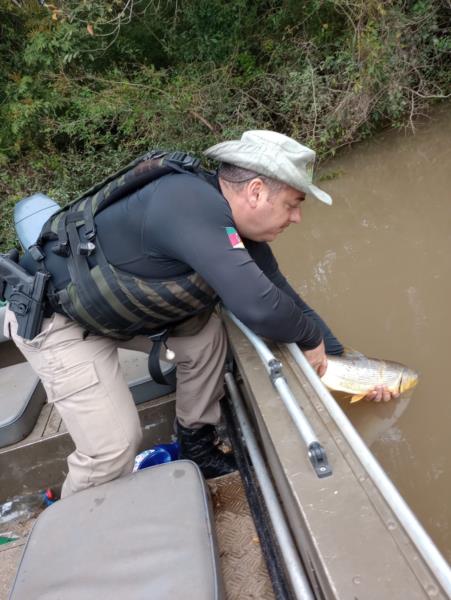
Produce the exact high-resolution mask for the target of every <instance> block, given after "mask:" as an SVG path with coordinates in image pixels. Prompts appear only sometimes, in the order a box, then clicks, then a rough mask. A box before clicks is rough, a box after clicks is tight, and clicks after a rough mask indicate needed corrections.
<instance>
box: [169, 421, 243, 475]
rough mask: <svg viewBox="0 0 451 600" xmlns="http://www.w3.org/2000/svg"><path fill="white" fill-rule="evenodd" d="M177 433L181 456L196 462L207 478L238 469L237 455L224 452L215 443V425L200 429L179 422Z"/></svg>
mask: <svg viewBox="0 0 451 600" xmlns="http://www.w3.org/2000/svg"><path fill="white" fill-rule="evenodd" d="M177 434H178V438H179V442H180V458H187V459H189V460H192V461H193V462H195V463H196V464H197V465H198V467H199V468H200V470H201V471H202V473H203V475H204V477H205V479H210V478H212V477H220V476H221V475H227V473H232V472H233V471H236V469H237V466H236V462H235V457H234V456H233V454H232V453H229V454H224V452H221V451H220V450H219V449H218V448H217V447H216V445H215V440H216V433H215V428H214V426H213V425H204V426H203V427H201V428H200V429H189V428H188V427H183V426H182V425H180V423H178V422H177Z"/></svg>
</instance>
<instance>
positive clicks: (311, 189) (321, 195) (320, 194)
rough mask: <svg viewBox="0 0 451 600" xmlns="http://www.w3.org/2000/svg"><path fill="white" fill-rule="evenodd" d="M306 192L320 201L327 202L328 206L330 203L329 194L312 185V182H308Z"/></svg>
mask: <svg viewBox="0 0 451 600" xmlns="http://www.w3.org/2000/svg"><path fill="white" fill-rule="evenodd" d="M308 193H309V194H311V195H312V196H313V197H314V198H316V199H317V200H321V202H324V204H328V205H329V206H330V205H331V204H332V198H331V196H329V194H328V193H327V192H325V191H323V190H320V189H319V188H317V187H316V185H313V183H310V184H309V185H308Z"/></svg>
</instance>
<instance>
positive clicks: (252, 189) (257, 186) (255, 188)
mask: <svg viewBox="0 0 451 600" xmlns="http://www.w3.org/2000/svg"><path fill="white" fill-rule="evenodd" d="M263 188H264V183H263V181H262V180H261V179H260V178H259V177H256V178H255V179H252V180H251V181H249V183H248V184H247V188H246V196H247V201H248V203H249V206H250V207H251V208H256V207H257V206H258V204H259V203H260V202H261V200H262V192H263Z"/></svg>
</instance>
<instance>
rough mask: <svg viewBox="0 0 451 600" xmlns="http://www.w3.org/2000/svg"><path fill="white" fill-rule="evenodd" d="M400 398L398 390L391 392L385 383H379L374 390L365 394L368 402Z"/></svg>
mask: <svg viewBox="0 0 451 600" xmlns="http://www.w3.org/2000/svg"><path fill="white" fill-rule="evenodd" d="M395 398H399V393H398V392H390V390H389V389H388V388H387V387H386V386H385V385H377V386H376V387H375V388H374V390H371V391H369V392H368V394H367V395H366V396H365V400H366V401H367V402H389V401H390V400H394V399H395Z"/></svg>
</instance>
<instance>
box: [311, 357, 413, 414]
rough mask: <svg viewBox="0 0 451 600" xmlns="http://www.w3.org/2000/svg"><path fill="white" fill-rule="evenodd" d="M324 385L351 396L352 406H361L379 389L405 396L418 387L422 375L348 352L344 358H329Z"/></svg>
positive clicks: (394, 364)
mask: <svg viewBox="0 0 451 600" xmlns="http://www.w3.org/2000/svg"><path fill="white" fill-rule="evenodd" d="M321 381H322V382H323V383H324V385H325V386H326V387H328V388H329V389H330V390H335V391H339V392H345V393H347V394H351V395H352V398H351V403H352V402H358V401H359V400H362V398H365V396H366V395H367V394H368V392H370V391H371V390H373V389H374V388H375V387H376V386H378V385H383V386H386V387H387V389H388V390H389V391H390V392H392V393H399V394H402V393H404V392H407V391H408V390H411V389H413V388H414V387H415V386H416V385H417V383H418V373H416V372H415V371H414V370H413V369H409V367H406V366H405V365H402V364H400V363H397V362H393V361H389V360H380V359H378V358H368V357H367V356H365V355H364V354H361V353H360V352H357V351H355V350H349V349H346V350H345V352H344V354H342V355H341V356H330V355H329V356H328V357H327V370H326V373H325V374H324V375H323V376H322V377H321Z"/></svg>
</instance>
